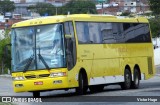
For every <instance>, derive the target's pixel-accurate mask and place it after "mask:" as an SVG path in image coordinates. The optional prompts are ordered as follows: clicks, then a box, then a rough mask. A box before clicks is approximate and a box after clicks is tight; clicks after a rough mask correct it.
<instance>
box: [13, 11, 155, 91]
mask: <svg viewBox="0 0 160 105" xmlns="http://www.w3.org/2000/svg"><path fill="white" fill-rule="evenodd" d="M65 21H73V25H74V30H75V38H76V51H77V62H76V65H75V67H74V68H73V69H72V70H69V71H68V70H67V68H66V69H65V68H62V69H57V70H51V71H48V70H38V71H27V72H26V73H23V72H19V73H12V77H15V76H25V75H31V74H36V75H39V74H48V73H50V72H59V71H63V72H66V73H67V76H66V77H58V78H50V77H49V78H41V79H32V80H31V79H30V80H27V79H26V80H24V81H13V87H14V91H15V92H23V91H37V90H50V89H61V88H73V87H78V81H77V76H78V73H79V71H80V69H81V68H83V69H85V70H86V73H87V77H88V83H89V82H90V78H92V77H102V76H115V75H124V69H125V67H126V65H128V66H129V67H130V69H131V72H132V73H133V69H134V66H135V65H136V64H137V65H139V67H140V70H141V73H142V74H144V75H145V79H149V78H151V77H152V76H153V75H154V74H155V69H154V60H153V58H154V57H153V45H152V43H140V44H88V45H84V44H81V45H79V44H78V40H77V35H76V28H75V21H94V22H135V23H136V22H137V23H138V22H141V23H148V20H147V19H146V18H142V17H140V18H117V17H115V16H104V15H101V16H100V15H87V14H79V15H78V14H75V15H67V16H63V15H61V16H50V17H43V18H38V19H32V20H27V21H23V22H19V23H16V24H14V25H13V26H12V28H16V27H25V26H32V25H43V24H52V23H62V22H65ZM148 57H151V58H152V65H153V66H152V67H153V68H152V69H153V74H149V73H148V62H147V59H148ZM54 80H62V81H63V82H62V84H55V85H54V84H53V81H54ZM36 81H43V83H44V84H43V85H38V86H35V85H34V82H36ZM15 84H24V87H22V88H16V87H15Z"/></svg>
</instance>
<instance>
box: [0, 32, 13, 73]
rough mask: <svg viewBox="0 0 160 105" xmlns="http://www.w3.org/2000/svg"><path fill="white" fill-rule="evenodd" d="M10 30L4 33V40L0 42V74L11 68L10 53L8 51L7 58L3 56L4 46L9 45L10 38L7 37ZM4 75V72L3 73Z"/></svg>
mask: <svg viewBox="0 0 160 105" xmlns="http://www.w3.org/2000/svg"><path fill="white" fill-rule="evenodd" d="M9 32H10V30H6V31H5V39H3V40H0V73H2V71H4V70H5V69H7V68H9V69H10V68H11V57H10V56H11V51H10V49H9V54H8V57H6V56H5V46H6V45H7V44H9V43H10V37H8V36H9V35H8V34H9ZM3 73H4V72H3Z"/></svg>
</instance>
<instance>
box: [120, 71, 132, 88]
mask: <svg viewBox="0 0 160 105" xmlns="http://www.w3.org/2000/svg"><path fill="white" fill-rule="evenodd" d="M131 82H132V76H131V72H130V71H129V69H125V72H124V82H123V83H121V84H120V85H121V88H122V89H123V90H126V89H129V88H130V87H131Z"/></svg>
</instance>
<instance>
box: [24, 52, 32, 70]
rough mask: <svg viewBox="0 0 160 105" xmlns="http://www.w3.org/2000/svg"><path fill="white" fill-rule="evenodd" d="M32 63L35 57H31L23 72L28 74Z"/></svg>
mask: <svg viewBox="0 0 160 105" xmlns="http://www.w3.org/2000/svg"><path fill="white" fill-rule="evenodd" d="M32 61H33V55H31V57H30V58H29V59H28V60H27V64H26V65H25V67H24V70H23V72H26V71H27V70H28V68H29V66H30V65H31V63H32Z"/></svg>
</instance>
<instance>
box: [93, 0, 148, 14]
mask: <svg viewBox="0 0 160 105" xmlns="http://www.w3.org/2000/svg"><path fill="white" fill-rule="evenodd" d="M98 6H99V7H101V8H97V11H98V13H99V14H111V15H120V14H122V13H123V12H129V13H132V14H144V13H145V12H146V11H149V10H150V9H149V5H148V0H108V2H104V3H103V6H102V3H100V4H97V5H96V7H98Z"/></svg>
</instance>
